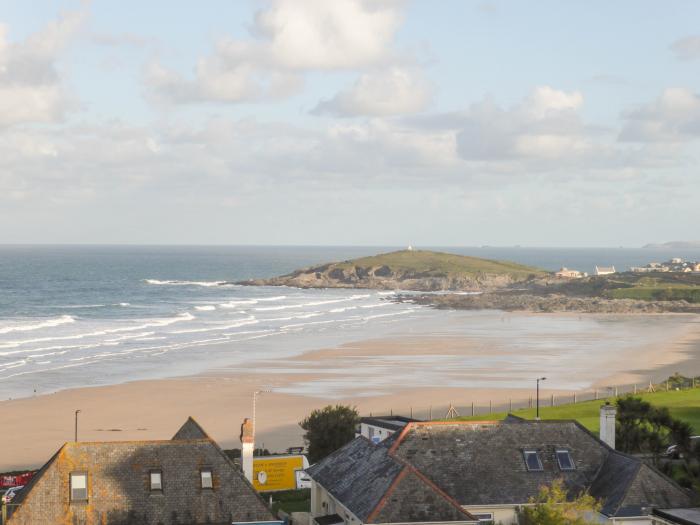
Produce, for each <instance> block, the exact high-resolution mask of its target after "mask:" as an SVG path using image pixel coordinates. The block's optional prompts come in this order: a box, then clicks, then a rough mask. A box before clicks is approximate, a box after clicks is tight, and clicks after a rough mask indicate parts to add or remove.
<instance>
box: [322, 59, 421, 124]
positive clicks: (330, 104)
mask: <svg viewBox="0 0 700 525" xmlns="http://www.w3.org/2000/svg"><path fill="white" fill-rule="evenodd" d="M431 91H432V90H431V87H430V85H429V84H428V82H427V81H426V80H425V78H423V75H422V74H421V72H420V71H417V70H408V69H405V68H398V67H392V68H389V69H388V70H384V71H374V72H372V73H365V74H363V75H361V76H360V78H359V79H358V80H357V82H355V84H354V85H353V86H352V87H351V88H350V89H348V90H345V91H341V92H340V93H338V94H337V95H335V97H333V98H332V99H330V100H324V101H321V102H320V103H319V104H318V105H317V106H316V108H315V109H314V110H313V111H312V113H313V114H316V115H323V114H328V115H337V116H358V115H371V116H385V115H400V114H406V113H415V112H418V111H421V110H423V109H425V107H426V106H427V104H428V102H429V101H430V96H431Z"/></svg>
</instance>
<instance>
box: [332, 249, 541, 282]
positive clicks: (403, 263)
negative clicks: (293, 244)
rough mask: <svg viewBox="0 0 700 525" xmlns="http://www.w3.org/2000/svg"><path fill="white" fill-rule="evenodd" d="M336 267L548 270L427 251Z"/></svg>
mask: <svg viewBox="0 0 700 525" xmlns="http://www.w3.org/2000/svg"><path fill="white" fill-rule="evenodd" d="M335 266H337V267H340V268H344V269H349V268H351V267H354V266H358V267H362V268H374V267H378V266H388V267H389V268H391V269H392V270H393V271H401V272H415V273H425V274H431V275H475V274H479V273H489V274H498V275H500V274H509V275H513V276H516V277H528V276H530V275H537V276H543V275H545V274H546V273H547V272H545V271H544V270H541V269H539V268H533V267H531V266H525V265H522V264H517V263H514V262H509V261H494V260H491V259H481V258H479V257H468V256H465V255H455V254H451V253H441V252H432V251H427V250H401V251H398V252H391V253H384V254H381V255H373V256H371V257H362V258H360V259H353V260H352V261H345V262H342V263H337V264H335Z"/></svg>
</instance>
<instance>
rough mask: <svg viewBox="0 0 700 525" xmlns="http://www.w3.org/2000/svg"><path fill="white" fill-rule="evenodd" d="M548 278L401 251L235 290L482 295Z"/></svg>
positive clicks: (511, 266)
mask: <svg viewBox="0 0 700 525" xmlns="http://www.w3.org/2000/svg"><path fill="white" fill-rule="evenodd" d="M547 274H548V272H546V271H545V270H541V269H539V268H533V267H530V266H525V265H523V264H517V263H514V262H507V261H495V260H491V259H481V258H478V257H468V256H465V255H456V254H451V253H441V252H433V251H427V250H400V251H396V252H391V253H384V254H379V255H373V256H369V257H361V258H359V259H353V260H349V261H341V262H332V263H325V264H321V265H318V266H312V267H309V268H303V269H300V270H296V271H294V272H292V273H290V274H288V275H282V276H280V277H273V278H270V279H256V280H252V281H244V282H241V283H239V284H248V285H266V286H296V287H300V288H373V289H382V290H418V291H438V290H441V291H443V290H452V291H462V290H484V289H500V288H504V287H507V286H510V285H512V284H516V283H524V282H528V281H533V280H535V279H541V278H545V277H546V276H547Z"/></svg>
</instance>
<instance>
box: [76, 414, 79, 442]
mask: <svg viewBox="0 0 700 525" xmlns="http://www.w3.org/2000/svg"><path fill="white" fill-rule="evenodd" d="M78 414H80V410H76V411H75V441H78Z"/></svg>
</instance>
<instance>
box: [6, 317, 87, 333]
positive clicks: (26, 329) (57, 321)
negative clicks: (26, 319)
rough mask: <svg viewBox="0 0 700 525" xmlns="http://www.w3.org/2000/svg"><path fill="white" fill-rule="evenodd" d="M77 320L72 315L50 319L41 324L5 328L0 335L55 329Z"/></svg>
mask: <svg viewBox="0 0 700 525" xmlns="http://www.w3.org/2000/svg"><path fill="white" fill-rule="evenodd" d="M74 322H75V318H74V317H71V316H70V315H62V316H61V317H58V318H56V319H49V320H48V321H42V322H40V323H33V324H21V325H16V326H4V327H2V328H0V334H9V333H11V332H30V331H32V330H41V329H42V328H53V327H55V326H61V325H62V324H68V323H74Z"/></svg>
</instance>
